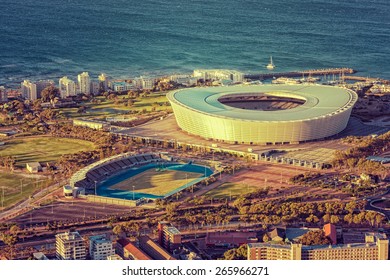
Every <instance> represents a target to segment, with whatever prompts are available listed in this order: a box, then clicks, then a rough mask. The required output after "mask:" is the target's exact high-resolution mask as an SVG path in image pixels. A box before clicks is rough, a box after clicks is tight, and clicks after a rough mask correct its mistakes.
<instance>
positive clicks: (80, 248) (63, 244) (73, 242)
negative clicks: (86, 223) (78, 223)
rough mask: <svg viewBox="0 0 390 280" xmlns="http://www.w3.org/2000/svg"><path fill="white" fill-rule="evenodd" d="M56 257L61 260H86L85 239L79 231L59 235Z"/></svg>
mask: <svg viewBox="0 0 390 280" xmlns="http://www.w3.org/2000/svg"><path fill="white" fill-rule="evenodd" d="M56 256H57V259H59V260H85V259H86V248H85V244H84V239H83V238H82V237H81V235H80V234H79V233H78V232H77V231H75V232H65V233H59V234H57V235H56Z"/></svg>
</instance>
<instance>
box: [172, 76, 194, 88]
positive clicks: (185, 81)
mask: <svg viewBox="0 0 390 280" xmlns="http://www.w3.org/2000/svg"><path fill="white" fill-rule="evenodd" d="M170 80H171V81H173V82H175V83H178V84H182V85H185V86H193V85H196V82H197V81H198V79H197V78H196V77H193V76H191V75H172V76H170Z"/></svg>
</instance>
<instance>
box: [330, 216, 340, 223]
mask: <svg viewBox="0 0 390 280" xmlns="http://www.w3.org/2000/svg"><path fill="white" fill-rule="evenodd" d="M338 222H340V218H339V217H338V216H336V215H332V216H330V223H331V224H337V223H338Z"/></svg>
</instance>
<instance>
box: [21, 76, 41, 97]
mask: <svg viewBox="0 0 390 280" xmlns="http://www.w3.org/2000/svg"><path fill="white" fill-rule="evenodd" d="M21 91H22V95H23V97H25V98H27V99H30V100H36V99H37V85H36V84H34V83H32V82H30V81H29V80H24V81H23V83H21Z"/></svg>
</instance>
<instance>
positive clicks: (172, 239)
mask: <svg viewBox="0 0 390 280" xmlns="http://www.w3.org/2000/svg"><path fill="white" fill-rule="evenodd" d="M157 230H158V243H159V244H160V245H161V246H162V247H163V248H164V249H166V250H168V251H169V252H173V250H175V249H177V248H179V247H180V245H181V233H180V231H179V230H178V229H177V228H175V227H174V226H172V225H171V224H170V223H168V222H159V223H158V227H157Z"/></svg>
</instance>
